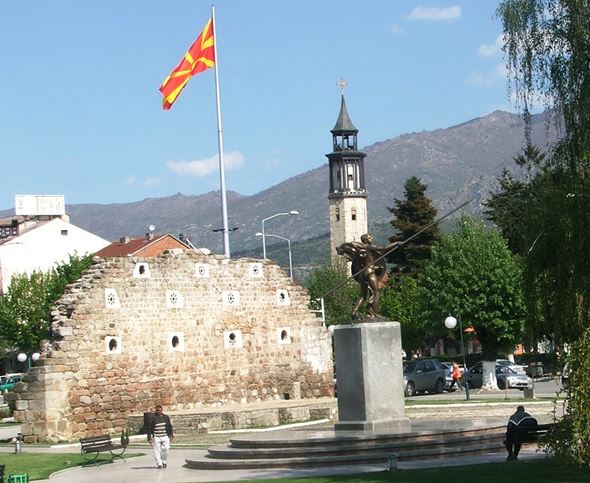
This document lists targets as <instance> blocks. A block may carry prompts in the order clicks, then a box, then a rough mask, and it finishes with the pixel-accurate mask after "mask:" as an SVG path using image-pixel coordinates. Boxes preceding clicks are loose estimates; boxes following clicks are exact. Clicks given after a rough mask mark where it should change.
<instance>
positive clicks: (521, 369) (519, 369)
mask: <svg viewBox="0 0 590 483" xmlns="http://www.w3.org/2000/svg"><path fill="white" fill-rule="evenodd" d="M496 364H498V365H500V366H507V367H510V369H512V370H513V371H515V372H518V373H519V374H526V368H525V367H524V366H521V365H520V364H516V363H515V362H512V361H509V360H508V359H496Z"/></svg>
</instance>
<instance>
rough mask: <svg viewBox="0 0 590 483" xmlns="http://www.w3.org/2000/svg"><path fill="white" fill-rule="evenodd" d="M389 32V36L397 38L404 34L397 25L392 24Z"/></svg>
mask: <svg viewBox="0 0 590 483" xmlns="http://www.w3.org/2000/svg"><path fill="white" fill-rule="evenodd" d="M390 32H391V35H393V36H394V37H397V36H398V35H401V34H403V33H404V29H403V28H401V27H400V26H399V25H395V24H393V25H392V26H391V29H390Z"/></svg>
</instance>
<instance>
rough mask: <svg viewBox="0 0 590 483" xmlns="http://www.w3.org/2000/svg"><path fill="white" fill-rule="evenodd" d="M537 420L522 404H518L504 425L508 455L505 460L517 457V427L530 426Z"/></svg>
mask: <svg viewBox="0 0 590 483" xmlns="http://www.w3.org/2000/svg"><path fill="white" fill-rule="evenodd" d="M537 424H538V423H537V420H536V419H535V418H533V417H532V416H531V415H530V414H529V413H527V412H526V411H525V410H524V406H518V407H517V408H516V412H515V413H514V414H513V415H512V416H510V419H509V420H508V426H507V427H506V441H505V444H506V449H507V450H508V457H507V458H506V461H514V460H517V459H518V453H519V452H520V446H521V444H522V441H521V440H520V434H519V428H530V427H533V426H537Z"/></svg>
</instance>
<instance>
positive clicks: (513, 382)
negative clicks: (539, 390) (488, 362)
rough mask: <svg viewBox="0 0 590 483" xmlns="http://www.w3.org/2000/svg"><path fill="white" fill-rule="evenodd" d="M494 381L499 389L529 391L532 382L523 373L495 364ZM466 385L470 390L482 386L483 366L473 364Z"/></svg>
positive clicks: (479, 363)
mask: <svg viewBox="0 0 590 483" xmlns="http://www.w3.org/2000/svg"><path fill="white" fill-rule="evenodd" d="M496 381H497V382H498V388H499V389H506V388H508V389H520V390H523V389H529V388H531V387H532V385H533V380H532V379H531V378H530V377H528V376H527V375H526V374H525V373H520V372H516V371H515V370H513V369H511V368H510V367H509V366H503V365H501V364H496ZM467 384H469V387H470V388H472V389H478V388H480V387H481V386H482V385H483V366H482V363H481V362H478V363H477V364H475V365H474V366H473V367H472V368H471V369H469V372H468V373H467Z"/></svg>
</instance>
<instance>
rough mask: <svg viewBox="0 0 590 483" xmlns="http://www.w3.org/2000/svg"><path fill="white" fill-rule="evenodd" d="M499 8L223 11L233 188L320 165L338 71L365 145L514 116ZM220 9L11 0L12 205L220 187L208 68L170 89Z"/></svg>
mask: <svg viewBox="0 0 590 483" xmlns="http://www.w3.org/2000/svg"><path fill="white" fill-rule="evenodd" d="M497 4H498V2H497V1H496V0H485V1H479V0H478V1H474V0H464V1H449V2H446V1H430V2H420V1H409V0H407V1H406V0H396V1H392V0H367V1H360V0H357V1H352V0H348V1H347V0H341V1H338V2H334V1H328V0H291V1H286V0H257V1H253V0H241V1H238V0H220V1H218V2H217V3H216V4H215V10H216V22H217V32H216V41H217V46H218V47H217V48H218V62H219V64H218V65H219V73H220V84H221V109H222V118H223V135H224V145H225V161H226V188H227V190H233V191H237V192H239V193H242V194H244V195H251V194H254V193H257V192H259V191H262V190H264V189H266V188H268V187H270V186H273V185H275V184H277V183H278V182H280V181H282V180H285V179H287V178H289V177H291V176H294V175H297V174H299V173H302V172H305V171H307V170H310V169H313V168H317V167H318V166H321V165H322V164H324V163H325V162H326V158H325V157H324V154H325V153H327V152H329V151H330V150H331V135H330V132H329V130H330V129H331V128H332V127H333V125H334V123H335V121H336V118H337V115H338V109H339V105H340V91H339V89H338V87H337V86H336V83H337V81H338V80H339V79H340V78H344V79H345V80H346V81H347V82H348V84H349V85H348V87H347V89H346V91H345V96H346V102H347V106H348V111H349V114H350V116H351V118H352V121H353V123H354V124H355V125H356V127H357V128H358V129H359V131H360V132H359V144H360V145H361V146H368V145H370V144H372V143H375V142H378V141H383V140H385V139H389V138H392V137H395V136H398V135H400V134H404V133H408V132H415V131H422V130H431V129H437V128H445V127H449V126H451V125H454V124H458V123H461V122H464V121H467V120H469V119H472V118H474V117H478V116H483V115H486V114H488V113H490V112H492V111H494V110H496V109H504V110H513V105H512V103H511V102H509V100H508V98H507V89H506V74H505V69H504V61H503V58H502V55H501V52H500V50H499V46H498V42H499V40H498V39H499V35H500V32H501V25H500V22H499V20H498V19H496V18H495V15H494V12H495V8H496V6H497ZM210 7H211V4H210V2H205V1H200V0H192V1H180V0H170V1H166V2H162V1H156V0H126V1H124V0H101V1H100V2H90V1H76V0H54V1H51V2H49V1H47V0H28V1H27V2H4V3H3V4H2V7H1V8H0V15H1V16H2V19H3V21H2V29H0V56H1V58H2V67H1V75H0V89H1V91H2V93H3V106H2V110H1V111H0V140H1V141H0V165H1V166H2V171H1V172H2V181H3V183H2V186H3V189H2V191H1V193H0V209H7V208H11V207H13V206H14V194H63V195H65V200H66V203H68V204H71V203H76V204H77V203H122V202H129V201H138V200H142V199H144V198H149V197H162V196H169V195H172V194H175V193H178V192H181V193H184V194H187V195H193V194H202V193H206V192H208V191H211V190H218V189H219V173H218V171H217V120H216V110H215V83H214V71H213V69H209V70H207V71H205V72H203V73H201V74H199V75H197V76H196V77H193V78H192V80H191V81H190V82H189V84H188V86H187V88H186V89H185V90H184V91H183V92H182V93H181V95H180V97H179V98H178V99H177V101H176V103H175V104H174V106H173V107H172V109H171V110H170V111H164V110H162V107H161V95H160V93H159V92H158V87H159V86H160V83H161V82H162V80H163V79H164V77H166V75H167V74H168V73H169V72H170V71H171V70H172V69H173V68H174V67H175V66H176V65H177V63H178V62H179V61H180V59H181V57H182V56H183V54H184V53H185V51H186V50H187V49H188V47H189V46H190V45H191V44H192V42H193V41H194V40H195V38H196V37H197V35H198V34H199V32H200V31H201V29H202V28H203V26H204V25H205V22H206V21H207V19H208V18H209V16H210V14H211V8H210Z"/></svg>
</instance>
